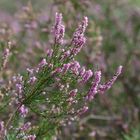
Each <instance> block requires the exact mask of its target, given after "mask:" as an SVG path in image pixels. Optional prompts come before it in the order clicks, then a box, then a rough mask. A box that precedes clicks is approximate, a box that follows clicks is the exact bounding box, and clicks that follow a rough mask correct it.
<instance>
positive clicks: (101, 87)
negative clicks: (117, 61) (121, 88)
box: [98, 66, 123, 93]
mask: <svg viewBox="0 0 140 140" xmlns="http://www.w3.org/2000/svg"><path fill="white" fill-rule="evenodd" d="M122 68H123V67H122V66H119V67H118V69H117V72H116V74H115V75H114V76H113V78H112V79H110V80H109V81H108V82H107V83H105V84H101V85H99V88H98V92H99V93H104V92H106V91H107V90H108V89H110V88H111V87H112V85H113V84H114V82H115V81H116V79H117V78H118V76H119V75H120V74H121V72H122Z"/></svg>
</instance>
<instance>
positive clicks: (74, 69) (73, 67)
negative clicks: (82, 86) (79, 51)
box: [70, 61, 80, 75]
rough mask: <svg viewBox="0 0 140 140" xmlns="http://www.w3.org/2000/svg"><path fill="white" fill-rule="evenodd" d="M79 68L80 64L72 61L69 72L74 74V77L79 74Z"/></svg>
mask: <svg viewBox="0 0 140 140" xmlns="http://www.w3.org/2000/svg"><path fill="white" fill-rule="evenodd" d="M79 68H80V64H79V62H78V61H73V62H72V63H71V66H70V70H71V71H72V72H73V73H74V74H76V75H78V74H79Z"/></svg>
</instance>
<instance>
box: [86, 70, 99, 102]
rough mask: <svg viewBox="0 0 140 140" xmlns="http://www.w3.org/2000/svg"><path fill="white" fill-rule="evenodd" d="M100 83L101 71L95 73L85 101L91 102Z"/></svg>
mask: <svg viewBox="0 0 140 140" xmlns="http://www.w3.org/2000/svg"><path fill="white" fill-rule="evenodd" d="M100 81H101V71H97V72H95V81H94V82H93V84H92V86H91V88H90V90H89V92H88V94H87V97H86V99H87V100H92V99H93V98H94V95H95V94H96V93H97V90H98V85H99V83H100Z"/></svg>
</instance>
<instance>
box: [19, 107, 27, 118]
mask: <svg viewBox="0 0 140 140" xmlns="http://www.w3.org/2000/svg"><path fill="white" fill-rule="evenodd" d="M19 113H20V115H21V117H26V115H27V114H28V108H26V107H25V106H24V105H22V106H21V107H20V108H19Z"/></svg>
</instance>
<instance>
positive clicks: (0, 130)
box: [0, 121, 4, 132]
mask: <svg viewBox="0 0 140 140" xmlns="http://www.w3.org/2000/svg"><path fill="white" fill-rule="evenodd" d="M3 131H4V122H3V121H0V132H3Z"/></svg>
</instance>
